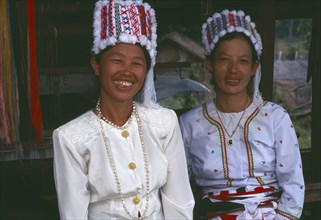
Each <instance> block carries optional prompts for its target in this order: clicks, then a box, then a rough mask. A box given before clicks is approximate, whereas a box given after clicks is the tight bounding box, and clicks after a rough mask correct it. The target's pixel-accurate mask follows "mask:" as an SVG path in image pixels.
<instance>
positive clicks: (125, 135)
mask: <svg viewBox="0 0 321 220" xmlns="http://www.w3.org/2000/svg"><path fill="white" fill-rule="evenodd" d="M121 136H123V137H124V138H127V137H128V136H129V132H128V131H127V130H125V131H123V132H122V133H121Z"/></svg>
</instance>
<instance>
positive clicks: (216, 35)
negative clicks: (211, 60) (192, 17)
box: [202, 9, 263, 107]
mask: <svg viewBox="0 0 321 220" xmlns="http://www.w3.org/2000/svg"><path fill="white" fill-rule="evenodd" d="M232 32H240V33H244V34H245V35H246V36H248V37H249V39H250V41H251V42H252V44H253V46H254V49H255V51H256V53H257V56H258V58H259V59H260V56H261V54H262V40H261V36H260V35H259V33H258V32H257V31H256V26H255V24H254V23H253V22H252V21H251V17H250V16H248V15H245V13H244V12H243V11H241V10H239V11H235V10H232V11H229V10H226V9H225V10H223V11H222V12H221V13H214V14H213V15H212V16H211V17H209V18H208V19H207V21H206V22H205V23H204V24H203V26H202V41H203V45H204V49H205V54H206V55H210V54H211V52H212V51H213V50H214V48H215V46H216V45H217V43H218V42H219V40H220V39H221V38H222V37H223V36H225V35H226V34H228V33H232ZM260 80H261V67H260V66H259V67H258V69H257V71H256V73H255V76H254V79H253V87H254V88H253V89H254V94H253V102H254V103H255V104H256V105H257V106H258V107H262V103H263V100H262V96H261V94H260V92H259V84H260Z"/></svg>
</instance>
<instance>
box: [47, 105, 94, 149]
mask: <svg viewBox="0 0 321 220" xmlns="http://www.w3.org/2000/svg"><path fill="white" fill-rule="evenodd" d="M96 119H97V117H96V115H95V114H94V113H93V112H92V111H91V110H90V111H87V112H85V113H83V114H82V115H80V116H78V117H77V118H74V119H73V120H71V121H69V122H67V123H66V124H63V125H61V126H60V127H58V128H57V129H55V130H54V133H53V136H57V137H58V138H65V139H67V140H68V141H69V142H71V143H72V144H77V143H79V142H85V141H86V140H88V139H90V138H92V137H93V136H98V129H97V128H98V121H97V120H96Z"/></svg>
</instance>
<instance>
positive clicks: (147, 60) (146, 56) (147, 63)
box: [94, 43, 151, 71]
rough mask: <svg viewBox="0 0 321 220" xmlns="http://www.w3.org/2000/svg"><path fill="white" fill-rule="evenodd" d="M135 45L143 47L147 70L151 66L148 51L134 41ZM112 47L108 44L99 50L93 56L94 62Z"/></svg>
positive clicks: (98, 61)
mask: <svg viewBox="0 0 321 220" xmlns="http://www.w3.org/2000/svg"><path fill="white" fill-rule="evenodd" d="M135 45H137V46H139V47H140V48H142V49H143V52H144V56H145V58H146V67H147V71H148V70H149V68H150V67H151V58H150V56H149V53H148V51H147V50H146V48H145V47H143V46H142V45H141V44H139V43H136V44H135ZM112 47H113V46H108V47H106V48H105V49H104V50H102V51H100V53H99V54H97V55H94V56H95V59H96V62H97V63H100V60H101V56H102V54H103V53H105V52H106V51H108V50H110V49H111V48H112Z"/></svg>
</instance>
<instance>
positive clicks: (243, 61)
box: [241, 59, 250, 63]
mask: <svg viewBox="0 0 321 220" xmlns="http://www.w3.org/2000/svg"><path fill="white" fill-rule="evenodd" d="M249 62H250V61H249V60H246V59H244V60H241V63H249Z"/></svg>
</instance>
